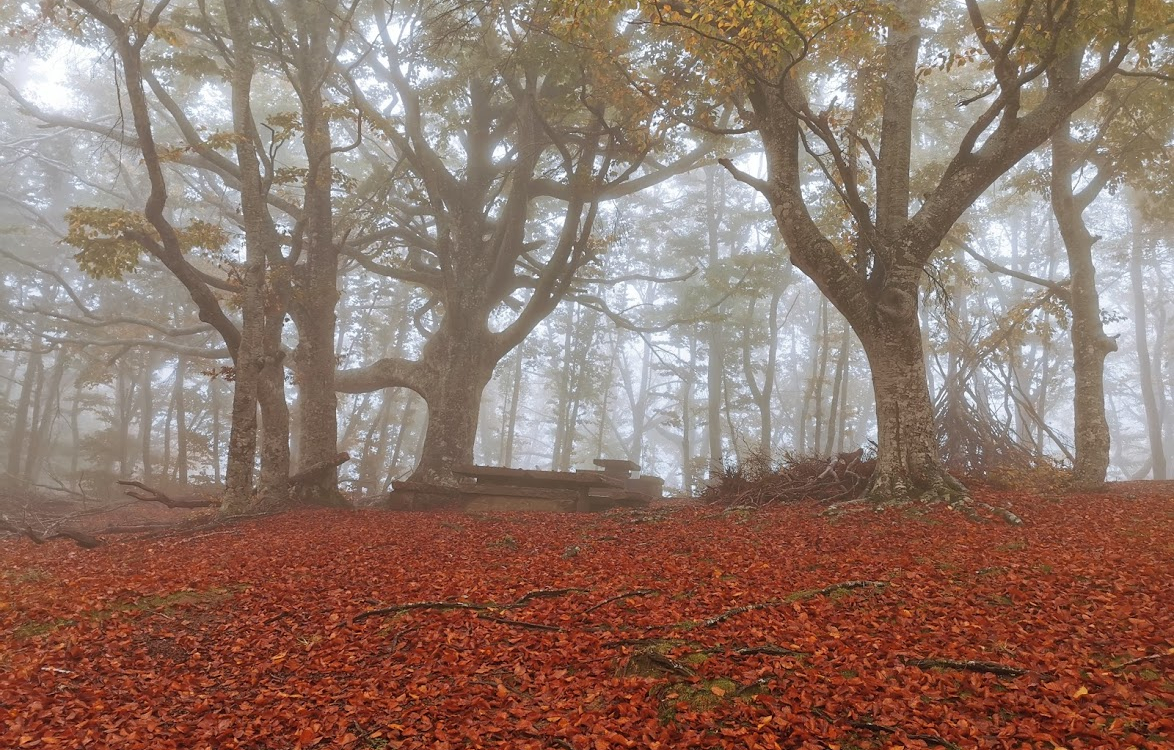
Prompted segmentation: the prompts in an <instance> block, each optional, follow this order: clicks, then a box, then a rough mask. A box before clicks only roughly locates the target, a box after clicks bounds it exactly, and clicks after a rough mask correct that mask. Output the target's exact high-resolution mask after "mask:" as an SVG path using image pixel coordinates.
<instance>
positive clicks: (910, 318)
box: [857, 311, 965, 502]
mask: <svg viewBox="0 0 1174 750" xmlns="http://www.w3.org/2000/svg"><path fill="white" fill-rule="evenodd" d="M857 336H858V337H859V338H860V341H861V343H862V345H863V346H864V351H865V354H866V355H867V357H868V363H869V365H870V366H871V368H872V386H873V391H874V393H875V394H876V416H877V466H876V471H875V473H874V474H873V478H872V485H871V487H870V489H869V495H870V497H872V498H873V499H874V500H878V501H882V502H883V501H887V500H899V499H903V498H907V497H920V496H938V497H943V498H945V497H949V496H951V495H955V494H957V495H962V494H964V493H965V490H964V488H962V486H961V485H960V484H958V482H957V481H956V480H954V479H953V478H952V477H950V475H949V473H947V472H946V471H945V469H944V468H943V467H942V465H941V462H940V460H939V459H938V438H937V430H936V428H935V425H934V415H933V405H932V403H931V401H930V397H929V388H928V385H927V382H926V376H925V357H924V356H923V353H922V346H921V331H920V330H919V326H918V320H917V314H916V311H909V312H908V313H907V314H906V315H905V316H904V319H903V320H898V319H890V320H889V325H885V326H877V327H875V328H873V329H872V330H870V331H869V332H868V333H866V334H865V335H860V331H857Z"/></svg>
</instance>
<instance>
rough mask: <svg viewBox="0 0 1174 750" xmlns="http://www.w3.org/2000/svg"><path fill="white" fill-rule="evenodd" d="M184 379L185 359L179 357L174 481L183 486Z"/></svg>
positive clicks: (185, 462) (185, 452)
mask: <svg viewBox="0 0 1174 750" xmlns="http://www.w3.org/2000/svg"><path fill="white" fill-rule="evenodd" d="M186 379H187V359H186V358H185V357H180V358H179V359H178V360H177V361H176V363H175V479H176V481H177V482H179V483H180V484H182V485H185V486H186V485H187V483H188V422H187V411H186V405H185V404H184V397H183V395H184V385H185V383H184V381H185V380H186Z"/></svg>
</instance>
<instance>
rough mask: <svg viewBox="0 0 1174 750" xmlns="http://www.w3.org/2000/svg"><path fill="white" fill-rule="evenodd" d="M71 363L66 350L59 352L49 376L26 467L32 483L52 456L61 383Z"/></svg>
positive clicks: (31, 439) (59, 404)
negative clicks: (67, 366) (68, 364)
mask: <svg viewBox="0 0 1174 750" xmlns="http://www.w3.org/2000/svg"><path fill="white" fill-rule="evenodd" d="M68 361H69V357H68V356H66V353H65V350H63V349H59V350H58V351H57V361H56V362H54V363H53V373H52V375H50V376H49V383H48V385H47V386H46V388H45V390H46V391H47V393H46V395H45V396H44V403H43V405H42V407H41V418H40V422H39V423H38V424H36V425H33V427H34V428H35V429H33V431H32V432H31V434H30V440H29V456H28V462H27V464H26V467H25V476H27V477H28V478H29V481H30V482H33V481H36V479H37V477H38V476H39V475H40V474H41V468H42V467H43V466H44V465H45V464H46V463H47V462H48V459H49V457H50V456H51V455H52V444H53V423H54V422H55V421H57V417H58V416H59V415H60V413H61V381H62V378H63V377H64V376H65V367H66V364H67V363H68Z"/></svg>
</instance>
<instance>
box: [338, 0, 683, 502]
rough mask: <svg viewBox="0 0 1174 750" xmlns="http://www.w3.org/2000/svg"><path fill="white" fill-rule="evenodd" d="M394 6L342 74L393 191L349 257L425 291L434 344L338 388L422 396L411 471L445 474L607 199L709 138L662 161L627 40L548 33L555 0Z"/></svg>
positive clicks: (345, 377) (666, 171)
mask: <svg viewBox="0 0 1174 750" xmlns="http://www.w3.org/2000/svg"><path fill="white" fill-rule="evenodd" d="M388 10H389V9H388V8H385V7H383V6H382V5H379V4H377V5H376V7H375V12H374V25H375V26H374V32H373V34H372V37H373V38H374V41H372V43H371V46H370V49H364V50H361V55H362V61H363V64H362V65H361V66H357V67H356V68H355V69H354V70H350V71H345V72H344V73H343V76H344V78H345V80H346V81H347V84H348V89H349V94H350V96H351V99H352V101H353V102H354V103H355V106H356V107H357V109H358V111H359V112H360V113H361V115H362V117H363V118H364V119H365V120H366V121H368V122H370V123H371V130H372V132H373V134H374V135H373V136H372V137H373V138H374V137H378V138H379V139H380V143H381V146H382V147H383V148H385V149H386V150H387V151H389V152H391V153H392V154H394V163H393V165H392V166H390V167H387V168H385V169H384V170H383V172H382V173H376V174H375V175H374V177H373V179H374V180H377V181H378V182H377V185H378V186H379V190H378V191H375V193H374V194H375V195H378V196H380V200H379V202H378V204H377V205H376V207H375V208H373V209H372V211H371V215H370V218H369V219H368V220H367V221H365V222H358V223H356V226H355V227H354V229H355V232H356V236H355V241H354V242H353V243H351V244H350V245H349V246H348V247H346V248H344V251H343V252H344V253H345V254H346V255H347V256H348V257H350V258H352V259H354V260H355V261H357V262H358V263H360V264H361V265H362V266H363V267H364V268H366V269H367V270H369V271H371V272H374V273H381V274H384V275H386V276H389V277H391V278H395V279H399V280H402V281H404V282H405V283H409V284H412V285H414V286H416V287H418V288H419V289H421V290H422V291H423V292H424V294H425V295H426V297H425V301H424V302H423V304H422V305H421V306H420V307H419V308H418V309H417V310H416V313H415V319H416V323H417V329H418V331H419V333H420V334H421V336H422V337H423V338H424V339H425V343H424V344H423V346H422V348H421V350H420V352H419V355H418V356H417V357H415V358H403V357H385V358H382V359H379V360H378V361H375V362H371V363H369V364H366V365H363V366H359V367H353V368H347V369H344V370H342V371H340V372H339V373H338V375H337V380H336V387H337V388H338V390H340V391H342V392H346V393H361V392H366V391H372V390H378V389H384V388H393V387H401V388H408V389H411V390H412V391H415V392H416V393H418V394H419V395H420V396H421V397H422V398H423V399H424V401H425V402H426V403H427V405H428V426H427V434H426V437H425V441H424V445H423V448H422V453H421V456H420V460H419V464H418V466H417V469H416V471H415V473H414V474H413V480H415V481H436V482H447V481H451V473H450V470H451V468H452V466H453V465H454V464H460V463H468V462H470V461H471V460H472V457H473V445H474V440H475V437H476V427H477V418H478V414H479V411H480V408H479V407H480V402H481V397H482V392H483V390H484V388H485V386H486V384H487V383H488V382H489V380H490V378H491V377H492V375H493V371H494V368H495V367H496V365H497V364H498V363H499V362H500V361H501V360H502V359H503V358H504V357H505V356H506V355H507V354H508V353H509V352H510V351H512V350H513V349H514V348H515V347H516V346H518V344H520V343H521V342H522V341H523V340H524V339H525V338H526V336H527V335H528V334H529V333H530V332H531V331H532V330H533V329H534V327H535V326H536V325H537V324H538V323H539V322H540V321H541V320H543V319H544V318H545V317H546V316H547V315H549V314H550V313H551V312H552V311H553V310H554V308H555V307H556V306H557V305H558V303H559V301H560V300H562V299H564V298H567V297H568V296H571V295H573V293H574V292H575V290H576V289H578V288H579V287H578V286H577V284H578V277H579V275H580V274H581V272H582V271H583V270H584V269H585V268H586V267H587V266H588V265H589V264H591V263H592V262H593V261H595V260H596V259H597V258H598V256H599V255H600V253H602V252H604V251H605V250H606V243H605V242H603V241H602V240H600V239H597V238H595V237H594V236H593V232H594V229H595V224H596V221H597V218H598V216H599V213H600V210H601V206H602V204H603V202H605V201H607V200H610V199H615V198H617V197H620V196H622V195H625V194H629V193H631V192H634V191H636V190H638V189H640V188H641V187H646V186H649V185H652V184H655V182H657V181H658V180H661V179H664V178H667V177H668V176H670V175H672V174H675V173H678V172H680V171H683V170H684V169H686V168H687V167H689V166H691V165H692V164H694V163H696V161H697V160H698V159H699V157H700V156H701V155H702V154H704V153H705V147H704V146H701V147H698V148H696V149H694V150H692V151H690V152H689V153H685V154H677V155H676V156H675V160H674V162H673V164H671V165H668V164H664V163H662V162H660V161H658V158H664V156H662V154H663V155H667V156H669V157H670V158H673V156H674V155H673V154H671V153H669V149H667V148H666V144H668V143H669V142H670V139H669V135H670V133H669V132H657V130H656V129H655V128H654V127H653V126H652V125H651V123H650V122H649V118H650V116H651V115H652V114H653V113H654V111H655V107H653V106H651V105H650V104H648V103H647V102H646V101H645V100H644V99H643V98H642V97H641V96H640V95H639V94H637V93H635V92H632V91H630V90H628V89H627V87H626V86H625V85H623V81H622V80H621V79H619V78H618V77H616V75H615V71H614V70H613V69H611V68H610V67H609V66H607V65H605V64H604V62H603V61H605V60H606V59H607V58H608V55H609V54H613V53H614V54H619V52H620V51H621V50H622V48H623V45H624V44H625V43H626V40H625V39H624V38H623V37H620V36H616V35H615V34H614V32H613V31H611V28H612V27H609V26H608V25H607V24H599V25H598V26H595V27H593V29H592V32H593V33H594V34H595V36H594V39H595V40H596V41H598V40H600V39H602V40H603V43H604V44H607V45H611V47H609V49H608V50H606V51H605V52H595V51H592V50H589V49H587V48H586V45H583V44H577V45H576V44H571V43H567V42H565V41H559V40H558V38H557V37H556V36H555V35H553V34H552V33H551V32H552V27H558V26H559V24H561V23H562V21H561V20H560V18H559V17H558V16H557V14H553V13H552V10H553V8H552V7H551V4H549V3H544V2H523V3H498V2H489V3H480V4H468V5H457V6H455V7H450V6H446V5H437V4H432V3H408V4H405V6H404V7H402V8H392V10H395V11H396V13H395V15H389V13H388ZM579 33H583V30H580V32H579ZM609 35H610V36H609ZM666 76H671V71H670V73H667V74H666ZM388 101H390V102H392V103H393V104H392V106H390V107H389V106H387V105H386V104H385V103H386V102H388Z"/></svg>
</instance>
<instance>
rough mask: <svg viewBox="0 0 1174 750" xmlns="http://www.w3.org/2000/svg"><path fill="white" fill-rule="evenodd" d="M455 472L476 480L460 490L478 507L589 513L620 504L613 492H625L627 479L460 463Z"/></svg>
mask: <svg viewBox="0 0 1174 750" xmlns="http://www.w3.org/2000/svg"><path fill="white" fill-rule="evenodd" d="M453 473H454V474H456V475H457V476H463V477H468V478H469V479H471V480H473V483H472V484H462V485H461V486H460V488H459V490H460V492H461V493H463V494H465V495H468V496H470V497H469V499H470V505H473V506H474V507H475V508H488V507H496V508H503V509H511V510H514V509H520V508H518V506H519V505H525V506H528V507H527V508H526V509H531V508H532V509H534V510H538V509H540V508H539V507H538V506H541V505H547V506H548V507H549V508H550V509H551V510H575V511H578V512H580V513H586V512H590V511H593V510H604V509H606V508H608V507H613V506H614V505H616V504H619V503H617V502H615V501H616V500H617V498H615V497H613V494H612V493H613V492H614V491H619V492H623V491H624V483H623V481H621V480H618V479H615V478H613V477H609V476H606V475H604V474H599V473H596V472H577V471H539V470H537V469H509V468H505V467H501V466H457V467H455V468H454V469H453ZM522 498H525V499H527V500H528V501H529V502H524V501H522ZM623 499H626V498H623ZM543 501H545V503H544V502H543ZM466 507H468V506H466ZM542 509H545V508H542Z"/></svg>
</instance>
